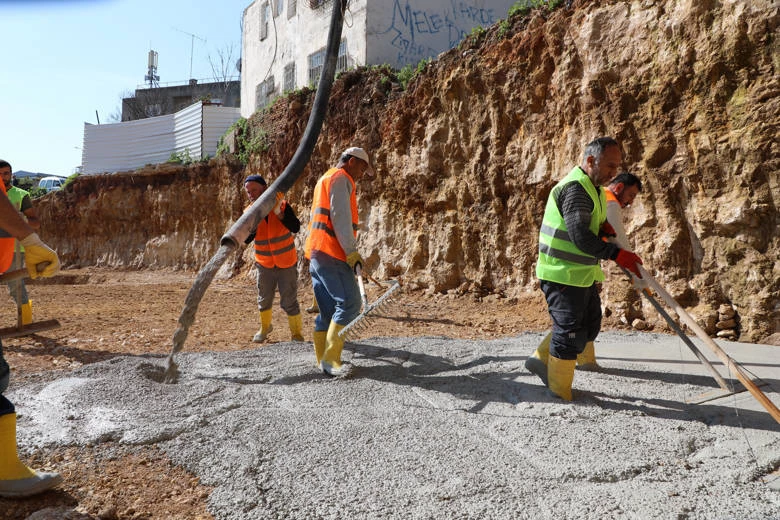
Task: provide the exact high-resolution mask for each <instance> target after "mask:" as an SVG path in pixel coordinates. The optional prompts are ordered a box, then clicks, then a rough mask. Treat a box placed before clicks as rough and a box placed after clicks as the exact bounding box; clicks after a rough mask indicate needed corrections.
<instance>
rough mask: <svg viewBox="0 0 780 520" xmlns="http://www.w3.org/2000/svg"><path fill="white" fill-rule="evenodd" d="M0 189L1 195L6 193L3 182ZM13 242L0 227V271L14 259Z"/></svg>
mask: <svg viewBox="0 0 780 520" xmlns="http://www.w3.org/2000/svg"><path fill="white" fill-rule="evenodd" d="M0 189H2V190H3V195H6V191H5V184H3V183H2V182H0ZM0 224H2V223H1V222H0ZM15 242H16V239H15V238H14V237H13V236H12V235H11V234H10V233H9V232H8V231H6V230H5V229H0V273H4V272H6V271H8V269H9V268H10V267H11V263H13V261H14V247H15V246H16V244H15Z"/></svg>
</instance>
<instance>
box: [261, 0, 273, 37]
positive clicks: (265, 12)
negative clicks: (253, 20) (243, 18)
mask: <svg viewBox="0 0 780 520" xmlns="http://www.w3.org/2000/svg"><path fill="white" fill-rule="evenodd" d="M270 14H271V6H270V5H269V4H268V2H264V3H263V5H262V6H260V39H261V40H265V39H266V38H268V20H269V19H270V18H271V16H270Z"/></svg>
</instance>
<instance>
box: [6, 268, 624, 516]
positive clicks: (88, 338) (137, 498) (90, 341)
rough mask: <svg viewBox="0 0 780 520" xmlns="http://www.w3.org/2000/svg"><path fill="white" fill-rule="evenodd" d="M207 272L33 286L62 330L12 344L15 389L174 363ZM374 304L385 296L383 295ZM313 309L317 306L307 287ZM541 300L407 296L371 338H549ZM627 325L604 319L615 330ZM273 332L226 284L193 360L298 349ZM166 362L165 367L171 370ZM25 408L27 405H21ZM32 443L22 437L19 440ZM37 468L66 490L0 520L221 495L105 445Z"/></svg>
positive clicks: (78, 278) (207, 315) (148, 456)
mask: <svg viewBox="0 0 780 520" xmlns="http://www.w3.org/2000/svg"><path fill="white" fill-rule="evenodd" d="M196 274H197V273H185V272H180V271H179V272H176V271H166V272H161V271H141V272H117V271H109V270H101V269H81V270H68V271H64V272H62V273H61V274H60V275H59V276H57V277H55V278H53V279H50V280H43V281H35V282H32V283H29V285H28V289H29V292H30V297H31V299H32V300H33V309H34V315H33V318H34V321H36V322H38V321H42V320H50V319H56V320H58V321H59V323H60V324H61V327H60V328H56V329H52V330H47V331H42V332H40V333H38V334H33V335H29V336H23V337H17V338H6V339H4V340H3V350H4V353H5V357H6V359H7V361H8V363H9V364H10V365H11V370H12V376H11V378H12V379H11V389H13V387H14V386H16V385H22V384H24V383H25V382H26V381H33V380H34V379H35V378H36V375H37V374H40V373H41V372H44V371H61V372H63V373H67V372H68V371H70V370H72V369H74V368H77V367H79V366H81V365H84V364H88V363H95V362H98V361H105V360H108V359H110V358H112V357H115V356H128V355H130V356H132V355H140V354H159V355H160V356H161V357H162V356H163V355H167V354H168V353H169V352H170V349H171V345H172V337H173V333H174V331H175V329H176V327H177V319H178V317H179V314H180V313H181V311H182V308H183V305H184V300H185V297H186V295H187V292H188V291H189V289H190V287H191V286H192V283H193V281H194V279H195V276H196ZM367 289H368V291H369V294H370V300H373V299H375V298H376V297H378V296H379V295H381V294H382V293H383V292H384V289H382V288H379V287H377V286H376V285H375V284H369V285H368V286H367ZM299 301H300V302H301V307H302V309H303V308H305V307H307V306H308V305H309V304H310V302H311V292H310V286H309V287H301V289H300V293H299ZM0 302H2V305H3V306H4V307H5V309H6V311H4V313H3V316H2V319H0V327H12V326H15V324H16V322H15V312H14V311H15V305H14V303H13V301H12V300H11V299H10V297H9V296H8V295H7V291H5V290H2V293H0ZM303 314H304V332H305V335H306V337H307V340H310V338H311V326H312V321H313V315H311V314H307V313H306V312H305V311H304V312H303ZM548 324H549V316H548V315H547V310H546V305H545V303H544V300H543V298H542V296H541V293H540V292H539V291H537V292H535V293H532V294H529V295H528V296H527V297H525V298H523V299H520V300H514V301H510V300H507V299H504V298H500V297H497V296H495V295H489V296H487V297H484V298H478V297H475V296H474V295H468V294H467V295H455V294H447V295H441V294H439V295H427V294H425V293H423V292H406V291H402V293H401V295H400V296H399V297H398V298H397V299H396V301H395V303H394V305H392V306H391V307H390V308H389V309H388V312H387V317H386V318H379V319H375V320H373V321H372V334H370V335H371V336H447V337H451V338H499V337H502V336H512V335H515V334H519V333H520V332H524V331H542V330H545V329H547V328H548V327H549V325H548ZM619 325H620V324H619V323H617V322H616V321H614V320H610V319H605V323H604V328H605V329H609V328H618V327H619ZM274 327H275V330H274V332H273V333H272V335H271V338H270V341H269V342H268V343H266V344H264V345H262V346H261V345H257V344H255V343H252V342H251V338H252V336H253V334H254V333H255V332H256V330H257V328H258V317H257V308H256V294H255V287H254V282H253V281H252V280H251V279H250V278H248V277H247V276H238V277H236V278H234V279H231V280H215V281H214V282H212V284H211V286H210V287H209V289H208V290H207V291H206V294H205V296H204V298H203V300H202V301H201V304H200V307H199V310H198V313H197V315H196V319H195V323H194V324H193V326H192V328H191V329H190V333H189V337H188V339H187V342H186V344H185V346H184V351H188V352H199V351H238V350H245V349H254V348H258V347H262V348H273V345H274V342H278V341H286V340H287V339H288V338H289V331H288V328H287V323H286V318H285V316H284V314H283V312H282V311H281V309H279V308H278V300H277V302H276V306H275V308H274ZM161 362H162V361H161ZM19 404H21V403H19ZM19 435H20V438H21V437H22V436H23V435H24V431H23V429H21V431H20V432H19ZM22 458H23V460H24V461H26V462H27V463H28V465H30V466H32V467H33V468H36V469H41V470H56V471H58V472H60V473H61V474H62V476H63V477H64V483H63V485H62V486H61V487H60V488H59V489H56V490H53V491H50V492H47V493H45V494H43V495H40V496H37V497H32V498H29V499H24V500H14V501H11V500H6V499H0V519H3V520H4V519H14V520H15V519H24V518H27V517H28V516H29V515H30V514H32V513H34V512H36V511H40V510H42V509H47V508H50V509H48V510H47V512H46V513H45V514H43V513H39V514H38V515H36V516H35V517H34V518H36V519H38V520H40V519H41V518H69V519H79V520H81V519H115V518H121V519H129V518H133V519H142V518H143V519H185V518H186V519H207V518H212V516H211V515H210V514H209V513H208V511H207V507H206V504H207V500H208V496H209V492H210V489H209V488H208V487H206V486H202V485H201V484H200V483H199V481H198V478H197V477H195V476H194V475H191V474H189V473H187V472H186V471H185V470H184V469H182V468H180V467H174V466H173V465H171V464H170V462H169V461H168V459H167V458H166V457H165V456H164V455H163V454H162V453H161V452H160V451H158V450H156V449H154V448H153V447H138V446H120V445H117V444H115V443H103V444H97V445H90V446H69V447H60V448H56V449H53V450H48V449H47V450H39V451H37V452H35V453H23V454H22Z"/></svg>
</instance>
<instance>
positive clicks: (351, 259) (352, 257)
mask: <svg viewBox="0 0 780 520" xmlns="http://www.w3.org/2000/svg"><path fill="white" fill-rule="evenodd" d="M347 263H348V264H349V267H351V268H352V270H353V271H355V266H357V265H360V267H361V268H362V267H363V258H362V257H361V256H360V253H358V252H357V251H353V252H351V253H350V254H348V255H347ZM355 272H357V271H355Z"/></svg>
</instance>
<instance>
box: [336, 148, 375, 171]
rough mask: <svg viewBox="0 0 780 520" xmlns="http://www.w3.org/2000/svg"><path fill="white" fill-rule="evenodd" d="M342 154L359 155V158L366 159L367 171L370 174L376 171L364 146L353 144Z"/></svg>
mask: <svg viewBox="0 0 780 520" xmlns="http://www.w3.org/2000/svg"><path fill="white" fill-rule="evenodd" d="M341 155H351V156H352V157H357V158H358V159H361V160H363V161H366V164H368V170H366V173H368V175H370V176H371V175H374V173H376V172H375V170H374V167H373V166H372V165H371V160H370V159H369V158H368V154H367V153H366V151H365V150H363V149H362V148H358V147H357V146H353V147H351V148H347V149H346V150H344V151H343V152H342V154H341Z"/></svg>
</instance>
